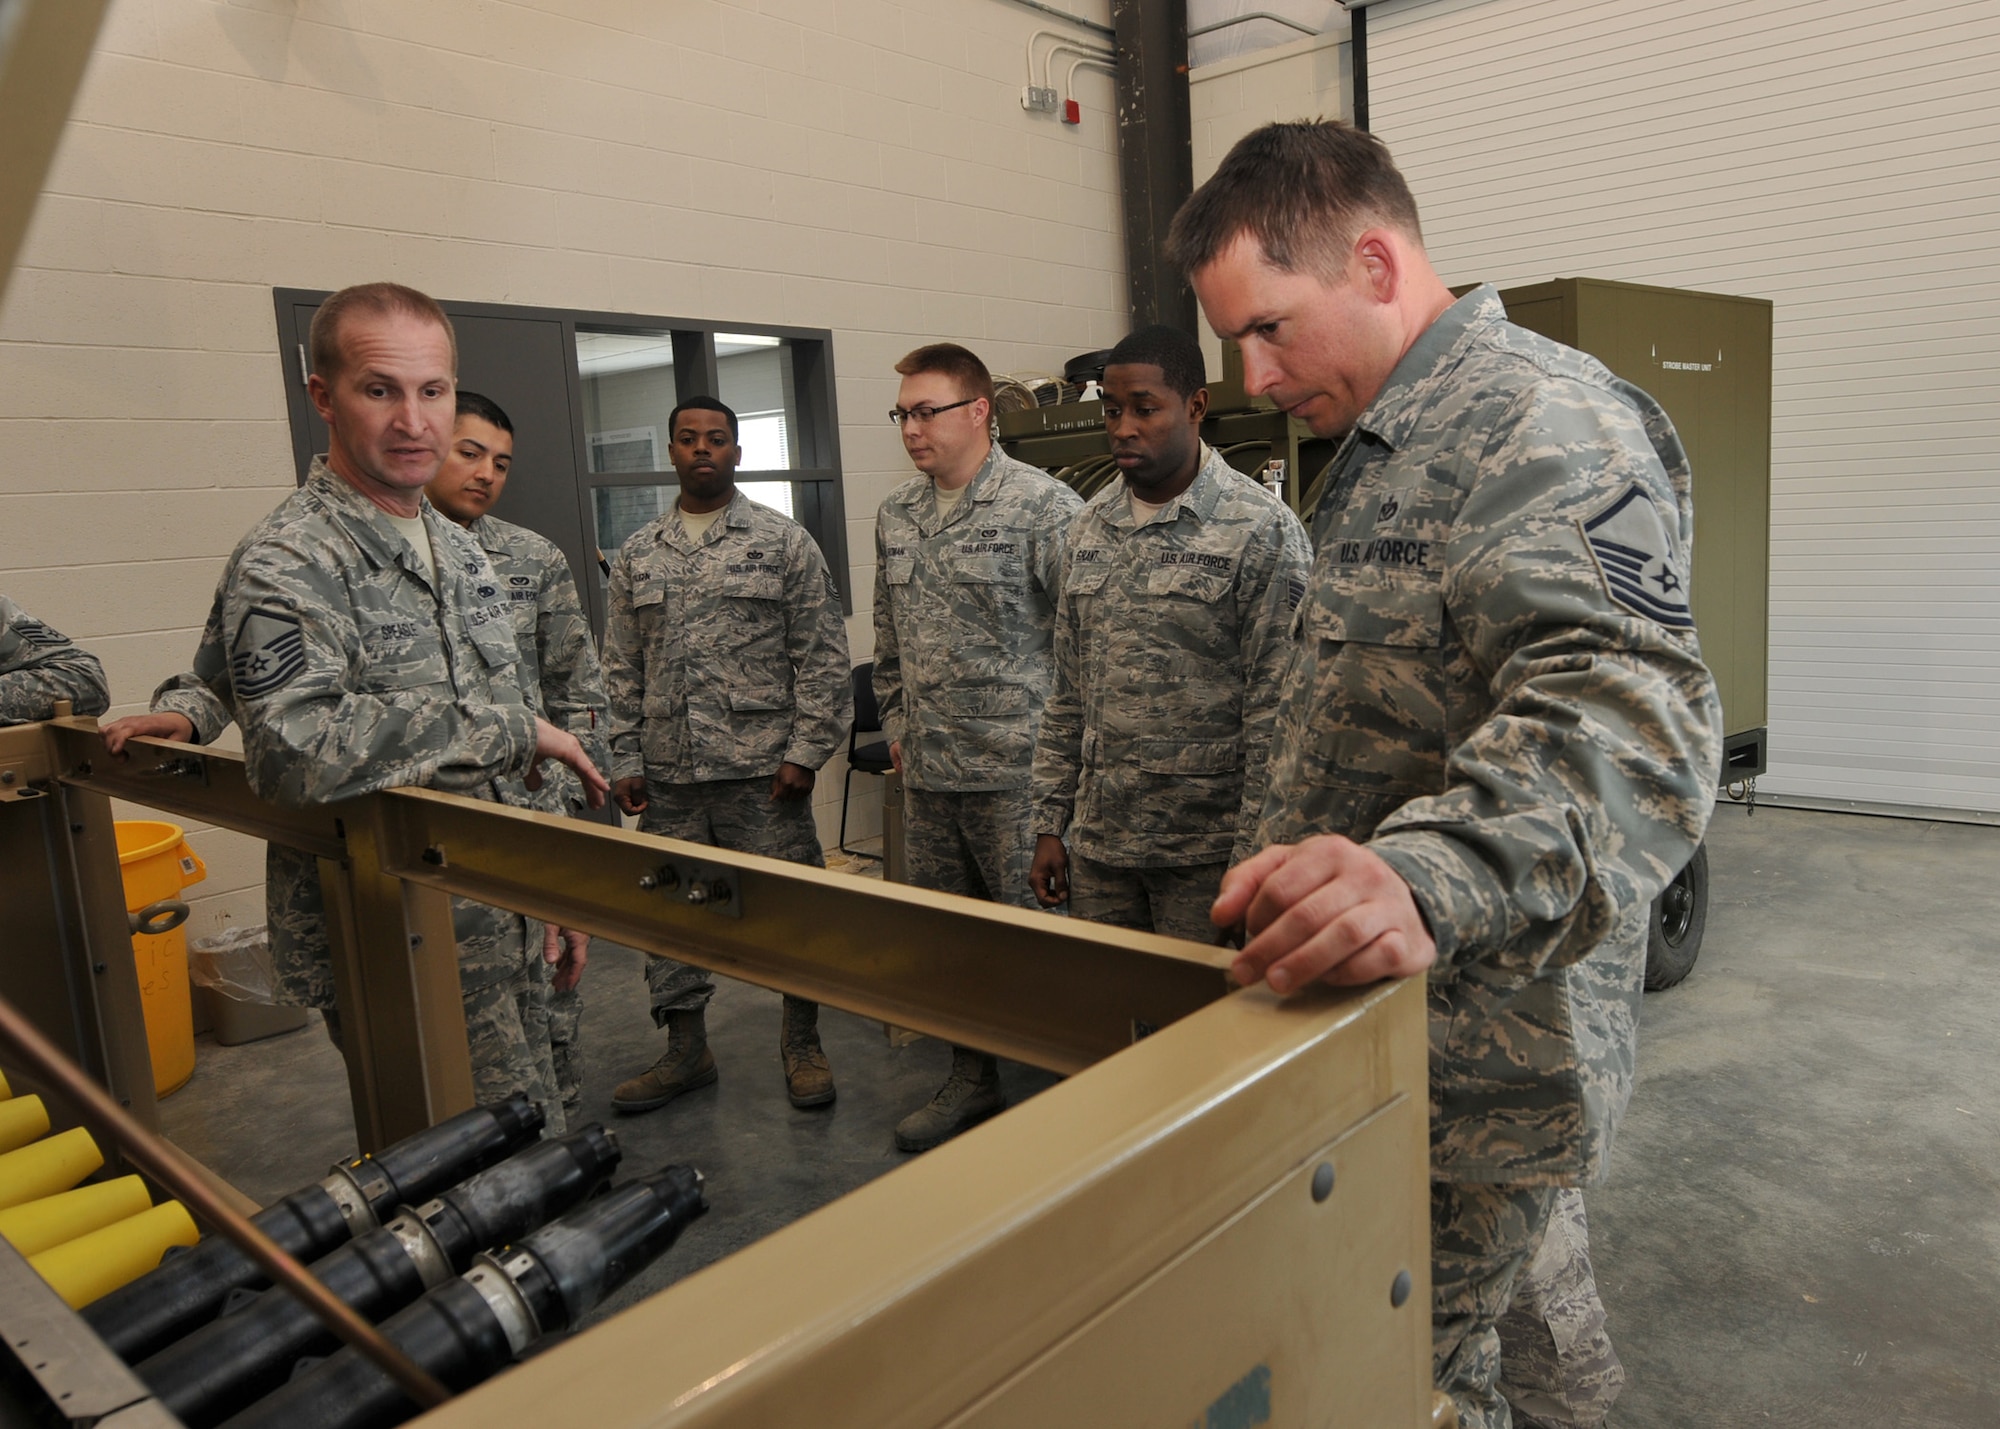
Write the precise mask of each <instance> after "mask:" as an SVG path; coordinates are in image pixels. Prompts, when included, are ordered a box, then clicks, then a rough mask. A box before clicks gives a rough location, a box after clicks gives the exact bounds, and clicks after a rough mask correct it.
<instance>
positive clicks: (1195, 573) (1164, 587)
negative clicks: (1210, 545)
mask: <svg viewBox="0 0 2000 1429" xmlns="http://www.w3.org/2000/svg"><path fill="white" fill-rule="evenodd" d="M1169 554H1170V555H1173V556H1175V557H1177V558H1178V559H1177V561H1176V562H1175V564H1173V565H1158V566H1155V567H1153V569H1152V572H1151V573H1150V574H1149V575H1148V576H1147V577H1146V594H1148V595H1152V596H1166V597H1178V598H1180V599H1182V600H1194V601H1200V602H1201V603H1202V604H1204V605H1210V604H1213V603H1214V602H1216V601H1218V600H1221V599H1222V597H1223V596H1225V595H1227V594H1228V593H1229V587H1230V586H1231V584H1233V583H1234V581H1235V576H1236V558H1235V557H1234V556H1214V555H1209V556H1207V557H1206V560H1204V559H1203V557H1204V556H1205V555H1206V553H1204V552H1200V551H1173V552H1169Z"/></svg>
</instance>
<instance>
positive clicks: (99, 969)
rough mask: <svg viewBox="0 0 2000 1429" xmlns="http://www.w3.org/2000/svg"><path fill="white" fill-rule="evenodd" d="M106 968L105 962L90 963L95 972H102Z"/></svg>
mask: <svg viewBox="0 0 2000 1429" xmlns="http://www.w3.org/2000/svg"><path fill="white" fill-rule="evenodd" d="M104 968H105V965H104V964H103V963H92V964H91V965H90V970H91V971H92V972H94V973H102V972H103V971H104Z"/></svg>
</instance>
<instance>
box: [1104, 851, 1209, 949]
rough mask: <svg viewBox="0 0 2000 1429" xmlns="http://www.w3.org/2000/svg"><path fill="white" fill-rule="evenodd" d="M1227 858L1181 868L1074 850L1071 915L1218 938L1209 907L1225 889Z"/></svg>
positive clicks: (1202, 939) (1192, 937) (1198, 938)
mask: <svg viewBox="0 0 2000 1429" xmlns="http://www.w3.org/2000/svg"><path fill="white" fill-rule="evenodd" d="M1228 869H1229V865H1228V864H1227V863H1226V862H1224V863H1196V864H1188V865H1185V866H1182V867H1176V868H1120V867H1119V866H1117V865H1116V864H1110V863H1099V862H1098V861H1097V860H1096V859H1094V858H1089V857H1086V856H1084V855H1082V854H1079V853H1076V852H1073V851H1072V852H1071V854H1070V856H1069V912H1070V916H1071V917H1072V918H1087V919H1089V920H1090V921H1091V922H1093V923H1109V924H1110V925H1111V926H1112V927H1114V928H1138V929H1141V930H1143V931H1145V932H1149V933H1160V934H1163V935H1165V936H1166V937H1169V938H1186V939H1187V940H1188V941H1189V942H1193V943H1213V942H1214V941H1215V925H1214V924H1213V923H1211V922H1209V921H1208V910H1209V908H1210V907H1211V906H1212V905H1213V904H1214V903H1215V895H1216V894H1217V893H1219V892H1221V891H1222V875H1223V874H1224V873H1226V872H1227V871H1228Z"/></svg>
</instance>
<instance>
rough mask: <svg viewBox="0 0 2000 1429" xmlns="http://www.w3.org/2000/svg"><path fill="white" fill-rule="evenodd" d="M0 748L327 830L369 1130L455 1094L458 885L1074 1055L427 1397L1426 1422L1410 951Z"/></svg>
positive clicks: (80, 785) (941, 1420)
mask: <svg viewBox="0 0 2000 1429" xmlns="http://www.w3.org/2000/svg"><path fill="white" fill-rule="evenodd" d="M35 741H39V743H40V749H39V752H37V751H35V750H33V749H31V748H30V747H29V746H30V745H31V743H33V742H35ZM10 758H11V759H12V760H14V761H15V762H16V764H17V765H19V766H20V767H23V768H24V769H27V768H32V769H33V772H34V775H35V784H36V786H37V787H38V788H40V789H47V790H52V791H55V792H56V794H57V795H58V796H59V797H61V798H64V799H68V800H72V801H73V800H77V799H94V800H97V801H100V802H104V801H108V799H110V798H112V797H116V798H121V799H126V800H130V801H133V802H137V803H143V804H148V805H151V806H153V807H155V808H159V809H162V810H165V811H168V812H173V813H177V814H180V815H182V816H183V817H186V818H190V819H199V820H202V821H205V822H208V823H212V824H217V825H220V826H222V827H227V828H236V829H239V830H241V831H243V832H246V833H251V834H254V835H257V836H260V837H264V838H267V839H274V840H277V841H279V842H283V843H289V844H293V845H294V846H298V847H303V848H306V849H308V850H310V851H311V852H313V853H315V854H317V855H319V857H320V859H321V868H322V871H323V883H324V886H325V887H326V889H327V891H328V893H329V906H330V909H331V911H332V913H333V916H332V918H331V920H330V921H331V924H332V931H333V934H334V944H335V948H336V962H337V966H338V968H339V969H341V972H340V976H339V979H338V996H339V998H340V1001H341V1006H342V1011H343V1019H344V1021H345V1023H346V1027H347V1032H348V1039H347V1040H348V1061H349V1068H350V1077H351V1082H352V1085H353V1088H354V1097H355V1104H356V1108H357V1124H359V1125H363V1126H364V1127H367V1126H371V1125H372V1127H373V1128H374V1130H373V1135H374V1136H376V1137H378V1138H387V1137H389V1136H392V1135H401V1134H403V1131H404V1130H407V1129H409V1123H411V1122H413V1121H415V1120H416V1119H417V1118H418V1116H419V1112H418V1111H417V1110H416V1109H417V1108H421V1109H422V1110H421V1118H422V1120H423V1121H425V1122H428V1121H429V1120H432V1119H435V1118H436V1117H439V1116H442V1115H445V1114H448V1113H449V1112H451V1111H454V1110H457V1109H459V1107H461V1106H463V1105H467V1104H469V1103H470V1100H471V1096H470V1081H469V1076H468V1074H467V1071H466V1061H465V1041H464V1022H463V1017H462V1014H461V1012H460V1010H459V1007H458V1001H457V969H456V962H455V958H454V957H453V956H452V941H451V932H450V912H449V898H450V897H451V896H453V895H459V896H468V897H476V898H478V899H480V900H482V901H489V902H493V903H497V904H500V905H502V906H506V907H510V908H515V909H518V910H520V911H522V912H525V913H528V914H530V915H533V916H537V917H543V918H549V919H554V920H557V921H561V922H563V923H565V924H567V925H570V926H575V927H582V928H586V929H588V930H590V931H591V932H593V933H596V934H599V935H602V936H607V937H611V938H614V939H616V940H618V941H620V942H623V943H627V944H629V945H632V946H636V947H640V948H643V949H645V950H647V951H649V952H654V953H671V954H672V956H674V957H676V958H681V959H685V960H687V961H691V962H696V963H700V964H701V965H703V966H706V967H709V968H712V969H715V970H717V971H720V972H725V973H729V974H730V975H732V976H738V977H744V978H747V979H749V980H751V981H754V982H758V983H761V984H764V985H766V986H770V987H774V988H780V989H783V990H785V991H790V992H797V993H800V994H803V995H806V996H810V997H814V998H816V999H818V1000H821V1001H824V1002H829V1003H832V1004H833V1005H835V1006H838V1007H843V1008H846V1009H848V1010H850V1011H854V1012H858V1013H862V1014H864V1015H867V1016H870V1017H878V1018H881V1019H883V1020H885V1021H888V1022H892V1023H895V1024H897V1025H900V1026H905V1027H913V1028H917V1029H920V1030H922V1031H925V1032H929V1033H932V1034H935V1035H937V1036H940V1037H946V1038H950V1039H952V1040H954V1041H959V1042H963V1043H966V1044H968V1045H971V1046H977V1047H983V1048H987V1049H990V1050H993V1051H997V1052H1001V1053H1004V1054H1006V1055H1008V1056H1013V1057H1017V1058H1020V1059H1022V1060H1025V1061H1029V1062H1033V1063H1035V1064H1036V1065H1039V1066H1044V1067H1049V1068H1053V1069H1055V1070H1058V1071H1063V1072H1069V1073H1079V1075H1074V1076H1072V1077H1070V1079H1069V1080H1067V1081H1066V1082H1064V1083H1062V1084H1060V1085H1058V1086H1057V1087H1055V1088H1052V1089H1051V1090H1049V1091H1047V1092H1044V1093H1043V1094H1041V1095H1040V1096H1038V1097H1036V1098H1034V1099H1033V1100H1032V1101H1030V1102H1028V1103H1027V1104H1025V1105H1023V1106H1021V1107H1018V1108H1016V1109H1014V1110H1013V1111H1011V1112H1009V1113H1008V1114H1007V1115H1005V1116H1003V1117H1000V1118H997V1119H995V1120H994V1121H993V1122H991V1123H989V1124H988V1125H987V1126H985V1127H983V1128H981V1129H980V1130H978V1131H976V1132H973V1133H971V1134H968V1135H966V1136H964V1137H961V1138H959V1139H958V1140H957V1141H955V1142H953V1143H951V1144H950V1145H948V1146H946V1147H944V1148H942V1149H940V1150H938V1151H935V1152H932V1153H930V1154H928V1155H926V1156H924V1157H921V1158H917V1159H914V1160H912V1161H911V1162H910V1163H908V1164H906V1165H904V1166H902V1167H900V1168H899V1169H897V1170H896V1171H894V1172H892V1173H890V1174H888V1175H886V1176H884V1177H882V1178H880V1179H878V1180H876V1181H874V1182H872V1183H870V1184H869V1185H868V1186H866V1187H864V1188H863V1189H862V1190H860V1191H857V1192H855V1193H853V1194H851V1195H849V1196H847V1197H844V1198H842V1199H841V1200H839V1201H837V1202H835V1203H834V1204H832V1205H830V1206H828V1207H826V1208H824V1209H823V1210H821V1211H819V1212H817V1213H815V1214H814V1215H811V1216H808V1217H806V1218H804V1219H803V1220H801V1221H799V1222H797V1223H795V1224H794V1225H792V1226H790V1227H788V1228H786V1229H785V1230H783V1231H781V1232H779V1233H778V1234H777V1235H774V1236H772V1237H769V1238H767V1239H766V1240H764V1241H761V1242H759V1243H758V1244H757V1245H755V1246H752V1247H750V1248H748V1249H746V1250H744V1251H741V1252H738V1253H737V1254H735V1255H732V1256H730V1257H728V1258H727V1259H726V1260H723V1261H721V1262H718V1263H717V1264H715V1265H713V1266H711V1267H709V1268H708V1269H707V1270H705V1271H703V1272H701V1273H700V1274H698V1275H696V1276H693V1277H691V1278H689V1279H688V1280H687V1281H685V1282H683V1283H681V1284H680V1285H677V1286H675V1287H673V1288H672V1289H670V1290H668V1291H667V1292H664V1293H663V1294H661V1295H658V1296H655V1297H653V1298H652V1299H650V1300H647V1301H645V1302H643V1303H641V1304H640V1305H638V1306H636V1307H634V1308H633V1309H631V1310H628V1311H627V1312H625V1313H624V1314H623V1315H620V1316H618V1317H616V1318H614V1319H613V1320H611V1321H609V1322H607V1323H606V1324H604V1325H602V1326H599V1327H598V1328H596V1329H594V1330H592V1331H591V1332H590V1333H588V1334H585V1335H582V1336H579V1337H577V1338H576V1339H575V1340H574V1341H572V1342H570V1343H568V1344H566V1345H563V1346H561V1347H559V1348H558V1349H556V1350H554V1351H552V1352H550V1353H547V1354H544V1355H541V1356H538V1357H536V1358H535V1359H533V1360H531V1361H530V1362H528V1363H527V1364H526V1365H524V1366H522V1367H520V1368H519V1369H517V1370H516V1371H514V1372H513V1373H510V1374H509V1375H508V1376H507V1377H506V1383H505V1387H504V1389H503V1388H500V1387H497V1386H496V1387H492V1388H488V1389H482V1390H479V1391H475V1392H474V1393H472V1394H469V1395H467V1396H463V1397H462V1398H460V1399H459V1400H455V1401H453V1402H452V1403H451V1404H449V1405H447V1406H445V1407H444V1408H442V1409H440V1410H436V1411H433V1413H432V1415H431V1416H427V1417H426V1419H425V1421H424V1422H426V1423H430V1422H433V1421H434V1422H436V1423H438V1424H440V1425H446V1424H451V1423H458V1422H463V1423H468V1424H469V1423H472V1422H473V1419H472V1418H470V1417H467V1416H474V1415H477V1416H480V1421H481V1422H488V1421H492V1420H494V1419H499V1420H502V1421H513V1420H516V1419H519V1420H520V1421H521V1422H577V1421H578V1420H579V1419H580V1418H581V1419H588V1420H589V1421H590V1422H592V1423H596V1424H603V1425H626V1424H630V1425H639V1424H669V1423H671V1424H689V1425H695V1424H699V1425H752V1424H768V1423H774V1422H782V1419H783V1417H786V1416H789V1417H792V1418H795V1419H797V1420H799V1421H800V1422H810V1423H815V1424H853V1425H862V1424H867V1425H911V1426H914V1425H945V1424H951V1425H968V1426H969V1425H980V1426H989V1425H1012V1424H1022V1425H1026V1424H1038V1425H1040V1424H1051V1423H1055V1424H1079V1425H1081V1424H1123V1423H1134V1424H1138V1423H1147V1424H1151V1423H1158V1424H1163V1425H1185V1424H1190V1423H1195V1424H1200V1423H1218V1424H1220V1423H1231V1424H1235V1423H1242V1424H1246V1425H1249V1424H1257V1423H1263V1422H1269V1423H1273V1424H1306V1423H1310V1424H1352V1425H1357V1426H1359V1425H1368V1426H1377V1425H1415V1424H1422V1423H1427V1422H1430V1416H1431V1409H1432V1397H1431V1394H1430V1389H1429V1365H1430V1350H1429V1344H1430V1337H1429V1317H1428V1313H1427V1309H1428V1304H1429V1295H1428V1283H1429V1274H1428V1244H1429V1237H1428V1226H1427V1214H1428V1205H1429V1201H1428V1196H1427V1193H1426V1189H1425V1184H1426V1177H1427V1170H1426V1163H1427V1135H1426V1125H1427V1124H1426V1101H1425V1098H1426V1085H1425V1056H1426V1039H1425V1032H1424V1006H1423V996H1422V991H1421V988H1420V987H1418V986H1417V985H1415V984H1397V985H1389V986H1384V987H1379V988H1375V989H1370V990H1366V991H1362V992H1350V993H1346V994H1332V993H1327V994H1323V995H1317V996H1313V997H1308V998H1305V999H1301V1000H1298V1001H1296V1002H1293V1003H1283V1004H1281V1003H1280V1002H1278V1001H1277V1000H1276V999H1274V998H1272V997H1271V996H1270V995H1269V994H1268V993H1267V992H1261V991H1249V992H1236V993H1233V994H1232V993H1230V992H1229V991H1228V989H1227V987H1226V984H1225V981H1224V976H1223V968H1224V967H1225V966H1226V963H1227V958H1228V954H1227V953H1226V952H1224V951H1223V950H1220V949H1209V948H1202V947H1199V946H1197V945H1194V944H1189V943H1183V942H1178V941H1175V940H1172V939H1166V938H1158V937H1154V936H1152V935H1149V934H1142V933H1133V932H1128V931H1125V930H1120V929H1110V928H1102V927H1097V926H1094V925H1089V924H1083V923H1073V922H1069V921H1067V920H1060V919H1054V918H1049V917H1046V916H1044V915H1040V914H1036V913H1030V912H1025V911H1021V910H1015V909H1009V908H1001V907H997V906H995V905H991V904H984V903H979V902H974V901H971V900H966V899H959V898H953V897H949V896H946V895H942V894H936V893H930V892H926V891H923V890H918V889H913V888H907V887H901V886H897V885H894V884H883V883H876V882H873V881H871V880H863V879H855V878H851V877H845V876H842V875H839V874H829V873H824V872H821V871H819V870H815V869H808V868H801V867H799V866H797V865H793V864H788V863H782V862H776V861H773V860H769V859H763V858H758V857H755V856H752V855H746V854H736V853H729V852H725V851H723V850H719V849H713V848H708V847H705V846H700V845H693V844H684V843H678V842H676V841H674V840H669V839H659V838H654V837H651V836H648V835H642V834H637V833H631V832H626V831H622V830H618V829H611V828H606V827H604V826H602V825H596V824H586V823H582V822H579V821H575V820H564V819H555V818H550V817H547V816H544V815H539V814H534V813H529V812H525V811H521V810H514V809H506V808H502V807H499V806H496V805H492V804H485V803H479V802H476V801H472V800H467V799H461V798H457V797H454V796H452V795H447V794H438V793H434V792H430V791H424V790H394V791H390V792H387V793H384V794H380V795H376V796H372V797H370V798H367V799H361V800H355V801H352V802H351V803H347V804H343V805H338V806H332V807H329V808H325V809H319V810H312V811H287V810H281V809H276V808H274V807H272V806H269V805H265V804H263V803H261V802H260V801H258V800H257V799H256V798H255V796H254V795H253V794H252V793H251V792H250V791H249V788H248V785H247V783H246V782H245V780H244V777H243V768H242V764H241V761H240V760H239V759H238V758H236V757H235V756H233V755H229V754H224V753H220V752H216V751H212V750H206V749H200V748H196V747H193V746H186V745H176V744H172V743H170V742H167V741H142V742H138V743H136V744H135V745H133V746H132V748H131V753H130V757H129V758H127V759H122V760H118V759H112V758H110V757H109V756H108V755H106V753H105V751H104V746H103V742H102V739H101V737H100V736H99V735H98V734H97V733H96V731H95V729H94V727H93V726H92V724H91V722H90V721H87V720H60V721H54V722H51V723H49V724H46V725H40V726H28V727H26V728H25V729H21V730H13V731H6V732H0V767H4V766H5V765H6V763H7V761H8V760H9V759H10ZM0 812H5V811H4V810H0ZM0 822H4V820H0ZM77 840H78V844H77V855H76V857H77V860H78V863H79V865H83V864H89V863H99V864H102V863H104V862H105V861H106V860H107V859H108V860H109V868H110V875H109V876H112V877H115V873H116V862H115V856H113V855H112V854H111V853H110V851H109V846H108V845H104V844H102V841H99V843H97V844H93V843H92V842H91V841H90V839H89V838H88V837H87V835H83V834H79V835H77ZM100 845H101V846H100ZM0 879H6V880H7V882H8V884H9V885H10V888H9V895H8V896H9V903H10V906H11V905H12V903H13V899H14V893H13V890H12V888H11V884H12V882H13V879H12V877H11V875H10V874H6V873H0ZM697 889H698V890H699V892H698V893H696V894H695V896H694V897H693V898H691V897H690V892H691V890H697ZM697 900H698V901H697ZM121 911H122V910H121ZM101 933H103V930H93V931H92V937H93V940H96V939H97V938H98V937H99V936H100V934H101ZM116 934H117V937H118V939H119V941H121V942H122V938H123V929H122V925H121V926H120V927H119V928H118V929H117V930H116ZM105 936H109V935H108V934H105ZM96 951H97V952H98V953H100V954H104V953H107V952H108V950H107V949H104V948H102V947H99V948H97V949H96ZM101 960H106V961H109V960H110V959H109V957H108V956H106V957H104V958H102V959H101ZM127 962H128V965H129V958H128V959H127ZM1052 993H1053V994H1054V995H1052ZM364 1108H366V1109H367V1111H368V1113H369V1116H370V1118H371V1121H369V1122H362V1121H361V1120H360V1116H359V1113H360V1112H361V1111H362V1110H363V1109H364ZM884 1134H885V1135H886V1134H887V1129H886V1128H884ZM1322 1165H1325V1166H1328V1167H1330V1168H1331V1170H1330V1171H1321V1170H1320V1169H1319V1168H1320V1167H1321V1166H1322ZM1316 1178H1318V1179H1319V1180H1321V1181H1329V1182H1330V1189H1329V1188H1328V1187H1327V1186H1323V1185H1322V1186H1316V1185H1315V1180H1316ZM1318 1191H1326V1192H1327V1194H1325V1195H1323V1196H1322V1195H1318V1194H1316V1193H1317V1192H1318ZM1399 1277H1400V1278H1401V1293H1400V1294H1397V1293H1395V1291H1396V1287H1397V1284H1398V1280H1399ZM641 1365H643V1366H644V1372H643V1373H638V1372H634V1368H635V1367H636V1366H641ZM1260 1404H1261V1405H1265V1406H1267V1408H1268V1416H1267V1417H1265V1418H1259V1417H1255V1416H1254V1415H1253V1416H1252V1417H1236V1418H1232V1417H1229V1416H1231V1415H1238V1414H1239V1413H1247V1412H1248V1411H1247V1410H1245V1409H1244V1406H1246V1405H1247V1406H1249V1407H1250V1409H1255V1408H1256V1407H1257V1406H1258V1405H1260ZM1211 1410H1213V1413H1211Z"/></svg>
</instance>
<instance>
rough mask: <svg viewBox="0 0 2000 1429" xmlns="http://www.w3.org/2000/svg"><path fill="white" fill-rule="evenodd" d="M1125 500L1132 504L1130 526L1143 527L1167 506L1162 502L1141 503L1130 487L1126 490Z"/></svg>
mask: <svg viewBox="0 0 2000 1429" xmlns="http://www.w3.org/2000/svg"><path fill="white" fill-rule="evenodd" d="M1125 499H1126V500H1127V501H1129V502H1131V503H1132V524H1133V525H1135V526H1143V525H1145V524H1146V523H1147V522H1148V521H1150V520H1152V519H1153V518H1154V517H1155V516H1157V515H1159V514H1160V512H1161V511H1163V510H1165V509H1166V506H1167V503H1166V502H1164V501H1141V500H1140V499H1139V498H1138V497H1137V496H1136V495H1134V494H1133V492H1132V490H1131V488H1130V487H1127V488H1126V491H1125Z"/></svg>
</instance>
